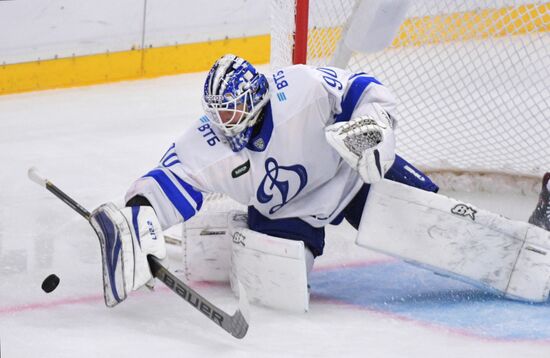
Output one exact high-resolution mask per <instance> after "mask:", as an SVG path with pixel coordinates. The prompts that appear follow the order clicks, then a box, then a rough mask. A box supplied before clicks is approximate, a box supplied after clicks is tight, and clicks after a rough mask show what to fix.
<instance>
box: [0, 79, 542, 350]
mask: <svg viewBox="0 0 550 358" xmlns="http://www.w3.org/2000/svg"><path fill="white" fill-rule="evenodd" d="M203 77H204V74H203V73H200V74H190V75H182V76H174V77H166V78H160V79H154V80H147V81H135V82H126V83H118V84H111V85H102V86H93V87H85V88H75V89H66V90H54V91H44V92H36V93H28V94H20V95H9V96H2V97H0V163H2V174H1V175H0V187H1V188H2V189H1V190H0V203H1V205H0V352H1V353H0V356H2V357H133V358H137V357H151V356H158V357H316V358H322V357H336V356H339V357H441V356H444V357H446V358H451V357H461V358H463V357H491V356H494V357H514V358H516V357H545V356H550V344H549V343H548V341H543V342H532V341H505V340H493V339H484V338H480V337H477V336H470V335H465V334H461V333H459V332H458V333H457V332H456V331H453V330H447V329H445V328H441V327H438V326H431V325H429V324H421V323H419V322H417V321H414V320H406V319H401V318H399V317H396V316H393V315H390V314H385V313H383V312H378V311H373V310H368V309H360V308H357V307H354V306H352V305H345V304H338V303H334V302H332V301H330V300H328V301H327V300H316V299H313V300H312V302H311V306H310V311H309V312H308V313H305V314H288V313H284V312H278V311H274V310H269V309H265V308H260V307H256V306H251V315H252V319H251V322H250V329H249V332H248V335H247V336H246V337H245V338H244V339H242V340H236V339H234V338H233V337H231V336H230V335H228V334H227V333H225V332H224V331H222V330H221V329H219V328H218V327H217V326H215V325H214V324H212V322H210V321H209V320H207V319H205V317H203V316H202V315H201V314H200V313H198V312H197V311H195V310H194V309H192V308H191V307H190V306H189V305H188V304H187V303H186V302H183V301H182V300H181V299H180V298H179V297H177V296H176V295H174V294H172V293H171V292H170V291H169V290H167V289H166V288H163V287H162V284H160V283H159V284H158V286H157V287H158V289H157V290H156V292H149V291H147V290H145V291H140V292H138V293H136V294H134V295H132V296H131V297H130V298H129V299H128V300H127V301H126V302H124V303H123V304H121V305H119V306H118V307H116V308H113V309H108V308H106V307H105V306H104V304H103V298H102V288H101V286H102V281H101V265H100V253H99V244H98V242H97V238H96V237H95V235H94V234H93V232H92V230H91V228H90V227H89V225H88V224H87V223H86V222H85V221H84V220H83V219H82V218H80V217H79V216H78V215H77V214H76V213H75V212H73V211H72V210H71V209H69V208H68V207H66V206H65V204H63V203H62V202H60V201H59V200H58V199H56V198H55V197H54V196H53V195H51V194H50V193H49V192H47V191H46V190H44V189H43V188H40V187H39V186H37V185H35V184H34V183H32V182H30V181H29V180H28V179H27V177H26V172H27V169H28V168H29V167H30V166H37V167H38V168H40V170H41V172H42V173H43V174H45V175H46V176H47V177H48V178H50V179H51V180H52V181H53V182H54V183H56V184H57V185H58V186H59V187H61V188H62V189H63V190H65V191H66V192H67V193H69V194H70V195H72V196H73V197H74V198H75V199H76V200H77V201H80V202H81V204H82V205H84V206H85V207H87V208H88V209H93V208H94V207H96V206H98V205H99V204H101V203H103V202H105V201H111V200H115V201H120V200H121V199H122V195H123V194H124V192H125V190H126V189H127V187H128V186H129V184H130V183H131V182H132V181H133V180H134V179H135V178H137V177H139V176H141V175H143V174H144V173H146V172H147V171H148V170H149V169H151V168H152V167H153V166H155V165H156V163H157V160H158V159H159V158H160V156H161V155H162V154H163V153H164V151H165V150H166V149H167V146H168V145H169V144H170V143H171V142H172V140H173V139H174V138H175V137H176V136H177V135H178V133H180V132H181V131H182V130H183V129H185V128H186V126H187V125H188V122H189V121H190V120H192V119H195V118H197V116H200V115H201V105H200V99H199V98H200V91H201V86H202V81H203ZM400 135H406V134H405V133H401V134H400ZM450 195H451V196H455V197H456V196H458V197H462V198H465V199H467V200H468V201H470V202H473V203H474V204H478V205H479V206H482V207H484V208H487V209H490V210H494V211H496V212H500V213H503V214H506V215H508V216H510V217H513V218H516V219H521V220H525V219H526V218H527V216H528V215H529V213H530V212H531V210H532V208H533V207H534V204H535V202H536V197H535V195H532V194H531V195H528V196H523V195H515V194H514V195H512V194H500V195H493V194H479V193H477V194H476V193H473V194H472V193H470V194H468V193H450ZM327 236H328V237H327V247H326V251H325V252H326V253H325V255H324V256H323V257H321V258H320V259H319V260H318V262H317V268H318V269H322V268H323V267H328V266H331V267H335V266H336V267H337V266H338V265H344V264H346V263H350V262H359V261H365V260H375V259H379V258H381V256H379V255H376V254H373V253H370V252H368V251H366V250H365V249H362V248H359V247H357V246H355V245H354V243H353V242H354V233H353V230H352V229H351V228H350V227H348V226H344V225H343V226H340V227H335V228H331V229H329V231H328V235H327ZM171 259H172V260H173V261H174V267H177V264H178V262H177V250H175V249H172V250H171ZM51 273H55V274H57V275H58V276H59V277H60V278H61V283H60V285H59V287H58V288H57V289H56V290H55V291H54V292H52V293H50V294H46V293H44V292H43V291H42V290H41V288H40V285H41V283H42V280H43V279H44V278H45V277H46V276H47V275H49V274H51ZM195 287H196V289H197V290H198V291H199V292H201V293H202V294H204V295H205V296H206V297H208V298H210V299H211V300H212V301H213V302H215V303H216V304H219V305H220V306H222V307H223V308H224V309H226V310H228V311H233V310H234V309H235V308H236V305H237V300H236V299H235V298H234V297H232V295H231V292H230V288H229V287H228V286H224V285H221V286H220V285H206V284H196V285H195Z"/></svg>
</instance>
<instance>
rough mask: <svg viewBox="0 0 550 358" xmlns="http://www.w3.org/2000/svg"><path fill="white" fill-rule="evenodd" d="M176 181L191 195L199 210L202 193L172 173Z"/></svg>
mask: <svg viewBox="0 0 550 358" xmlns="http://www.w3.org/2000/svg"><path fill="white" fill-rule="evenodd" d="M174 177H175V178H176V180H177V181H178V183H180V185H181V186H182V187H183V188H184V189H185V191H187V194H189V195H191V197H192V198H193V200H195V202H196V203H197V211H199V210H200V209H201V207H202V193H201V192H200V191H198V190H196V189H195V188H193V187H192V186H191V185H190V184H189V183H187V182H185V181H183V180H182V179H180V178H179V177H178V176H177V175H174Z"/></svg>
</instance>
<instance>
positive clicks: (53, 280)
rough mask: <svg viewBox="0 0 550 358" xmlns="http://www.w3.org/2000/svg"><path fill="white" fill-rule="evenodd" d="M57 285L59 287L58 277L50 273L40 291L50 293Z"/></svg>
mask: <svg viewBox="0 0 550 358" xmlns="http://www.w3.org/2000/svg"><path fill="white" fill-rule="evenodd" d="M57 285H59V277H57V276H56V275H55V274H53V273H52V274H51V275H50V276H48V277H46V278H45V279H44V281H43V282H42V290H44V292H46V293H50V292H52V291H53V290H55V289H56V287H57Z"/></svg>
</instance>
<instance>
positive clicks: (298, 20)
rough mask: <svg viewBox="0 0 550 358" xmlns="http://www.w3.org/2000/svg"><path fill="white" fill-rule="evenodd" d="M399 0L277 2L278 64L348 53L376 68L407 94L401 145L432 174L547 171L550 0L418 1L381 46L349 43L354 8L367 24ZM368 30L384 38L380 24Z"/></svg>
mask: <svg viewBox="0 0 550 358" xmlns="http://www.w3.org/2000/svg"><path fill="white" fill-rule="evenodd" d="M399 2H401V3H406V2H407V1H405V0H312V1H309V4H308V1H307V0H272V1H271V9H270V10H271V66H272V68H273V69H275V68H277V67H282V66H286V65H290V64H292V63H307V64H310V65H316V66H323V65H327V64H334V63H335V62H338V61H340V63H338V65H339V67H345V68H348V69H350V70H352V71H354V72H361V71H363V72H367V73H370V74H372V75H374V76H376V77H377V78H378V79H379V80H380V81H381V82H382V83H384V84H385V85H387V86H388V87H389V88H390V89H391V90H392V91H393V92H394V93H395V95H396V97H397V99H398V101H399V103H398V109H397V117H398V120H399V124H398V126H399V136H398V143H397V151H398V153H400V154H401V155H403V156H404V157H405V158H407V159H408V160H410V161H411V162H413V164H416V165H417V166H419V167H420V168H422V169H423V170H426V171H428V172H432V173H433V172H454V173H460V172H469V173H485V174H489V173H495V174H503V175H505V176H507V175H511V176H513V177H515V178H517V177H526V178H535V177H537V178H540V177H541V176H542V174H543V173H544V172H545V171H549V170H550V145H549V144H550V141H549V140H548V137H549V136H550V105H549V104H550V33H549V30H550V3H549V2H541V1H539V2H537V1H518V0H412V1H408V4H405V5H406V11H405V12H404V14H403V15H404V18H403V21H400V23H399V25H400V26H398V27H396V29H395V33H396V36H393V35H394V34H392V39H393V40H392V41H390V42H388V46H386V47H385V48H384V49H383V50H381V51H378V49H377V51H369V52H368V53H366V52H357V51H352V50H349V43H350V42H352V41H348V37H346V36H347V35H348V33H349V32H350V31H349V29H350V23H352V24H354V26H355V24H356V23H355V22H353V20H354V15H355V14H357V16H362V18H361V19H359V23H360V25H359V26H363V25H362V24H361V21H362V22H364V23H368V22H369V20H368V19H366V18H368V17H369V13H368V11H371V9H372V12H375V11H376V8H377V7H378V8H379V7H380V6H381V5H384V4H385V5H388V4H389V5H391V6H395V3H399ZM392 3H394V4H392ZM308 6H309V8H308ZM360 6H361V7H362V8H366V9H367V13H365V12H364V11H363V12H362V11H358V8H359V7H360ZM365 14H366V15H367V16H365ZM379 14H383V13H375V14H374V15H373V14H370V15H371V16H370V17H371V18H373V17H374V20H376V17H380V16H379ZM388 19H390V20H389V21H391V14H390V18H388ZM370 21H371V24H372V19H371V20H370ZM384 21H386V20H384ZM384 21H378V24H380V23H382V24H383V23H384ZM386 22H387V21H386ZM374 23H376V21H374ZM378 27H380V26H378ZM360 30H361V31H364V32H361V36H364V37H365V38H366V39H367V40H372V39H375V37H376V36H380V33H379V31H378V32H377V28H376V26H374V29H373V26H371V28H369V27H368V24H365V26H364V28H363V29H361V28H360ZM397 30H398V31H397ZM304 31H307V33H304ZM355 32H356V34H357V31H355ZM369 34H371V37H370V39H369V37H368V36H369ZM352 35H353V34H352ZM372 35H374V36H372ZM343 39H346V41H344V40H343ZM371 42H372V41H371ZM346 49H348V50H347V51H348V54H347V56H346V54H345V56H344V57H343V58H344V61H345V62H344V63H342V61H341V60H342V55H341V53H342V50H344V53H345V51H346ZM338 56H340V58H338Z"/></svg>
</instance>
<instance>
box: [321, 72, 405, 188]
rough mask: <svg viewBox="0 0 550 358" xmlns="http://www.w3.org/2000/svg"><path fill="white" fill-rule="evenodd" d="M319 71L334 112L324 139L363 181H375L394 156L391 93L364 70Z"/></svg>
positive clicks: (393, 120) (393, 122) (393, 121)
mask: <svg viewBox="0 0 550 358" xmlns="http://www.w3.org/2000/svg"><path fill="white" fill-rule="evenodd" d="M319 71H320V72H322V76H321V78H322V81H321V83H322V85H323V86H324V88H325V90H326V92H327V96H328V97H329V102H330V104H331V109H332V112H333V114H334V116H333V118H332V119H333V122H330V123H328V124H329V125H328V126H327V127H326V130H325V135H326V138H327V141H328V142H329V144H330V145H331V146H333V147H334V149H335V150H336V151H337V152H338V153H339V154H340V155H341V156H342V158H343V159H344V160H345V161H346V162H347V163H348V164H349V165H350V166H352V167H353V168H354V169H356V170H357V171H358V172H359V174H360V175H361V177H362V178H363V180H364V181H365V182H367V183H374V182H377V181H379V180H380V179H381V178H382V177H383V176H384V174H385V173H386V171H387V170H388V169H389V168H390V167H391V166H392V164H393V161H394V159H395V135H394V128H395V124H396V121H395V119H394V116H392V115H391V113H392V112H393V111H394V108H395V98H394V96H393V95H392V93H391V92H390V91H389V90H388V89H387V88H386V87H385V86H384V85H383V84H382V83H380V81H378V80H377V79H376V78H374V77H372V76H369V75H367V74H365V73H359V74H350V73H348V72H345V71H342V70H338V69H332V68H322V69H319Z"/></svg>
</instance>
